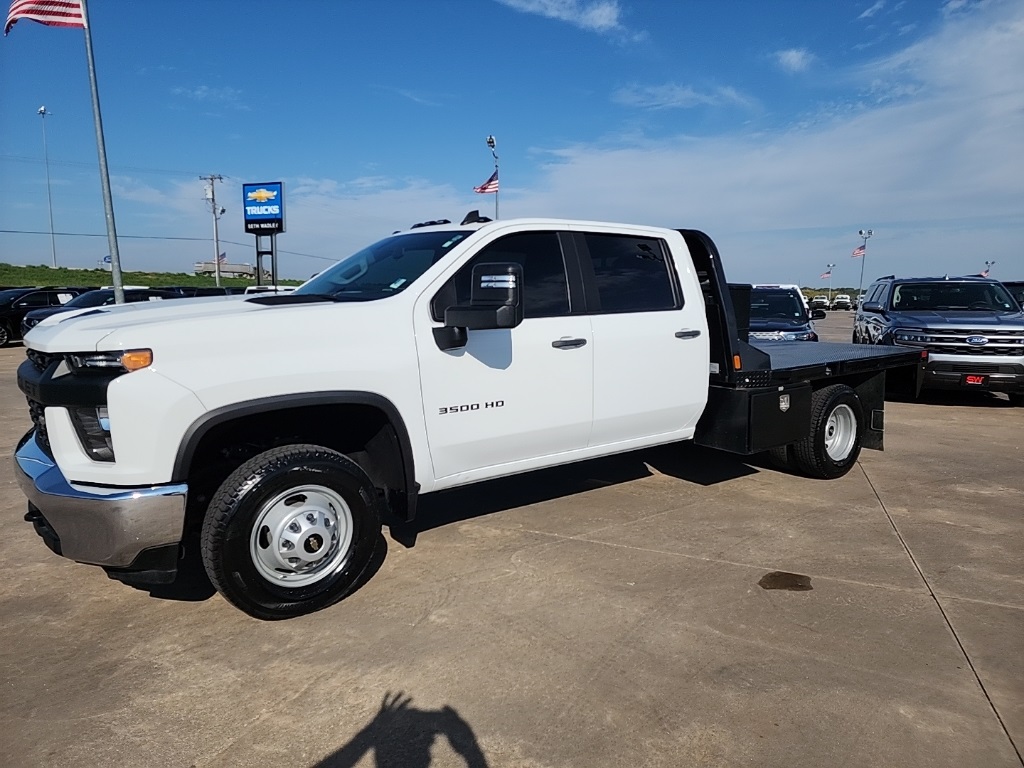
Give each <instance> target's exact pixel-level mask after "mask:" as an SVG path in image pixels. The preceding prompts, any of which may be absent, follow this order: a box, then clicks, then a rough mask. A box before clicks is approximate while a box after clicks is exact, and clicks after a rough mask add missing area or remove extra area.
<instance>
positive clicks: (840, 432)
mask: <svg viewBox="0 0 1024 768" xmlns="http://www.w3.org/2000/svg"><path fill="white" fill-rule="evenodd" d="M856 442H857V417H856V416H854V413H853V409H852V408H851V407H850V406H848V405H837V406H836V407H835V408H834V409H833V411H832V413H830V414H829V416H828V421H827V422H826V423H825V452H826V453H827V454H828V455H829V458H830V459H832V460H833V461H843V460H844V459H846V458H847V457H848V456H849V455H850V452H851V451H853V446H854V444H855V443H856Z"/></svg>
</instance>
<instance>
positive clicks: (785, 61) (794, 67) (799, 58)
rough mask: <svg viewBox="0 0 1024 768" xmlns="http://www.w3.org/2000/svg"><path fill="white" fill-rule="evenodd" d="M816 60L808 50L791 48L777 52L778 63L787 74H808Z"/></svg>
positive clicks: (776, 59)
mask: <svg viewBox="0 0 1024 768" xmlns="http://www.w3.org/2000/svg"><path fill="white" fill-rule="evenodd" d="M814 58H815V56H814V54H813V53H811V52H810V51H808V50H807V49H806V48H789V49H787V50H785V51H776V52H775V61H776V63H777V64H778V65H779V66H780V67H782V68H783V69H784V70H786V71H787V72H806V71H807V68H808V67H810V66H811V63H812V62H813V61H814Z"/></svg>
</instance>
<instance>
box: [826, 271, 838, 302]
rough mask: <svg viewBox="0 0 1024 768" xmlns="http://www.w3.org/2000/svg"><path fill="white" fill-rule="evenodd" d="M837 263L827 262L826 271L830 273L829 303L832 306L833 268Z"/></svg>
mask: <svg viewBox="0 0 1024 768" xmlns="http://www.w3.org/2000/svg"><path fill="white" fill-rule="evenodd" d="M835 266H836V265H835V264H826V265H825V271H826V272H827V273H828V305H829V306H830V307H831V306H832V270H833V269H835Z"/></svg>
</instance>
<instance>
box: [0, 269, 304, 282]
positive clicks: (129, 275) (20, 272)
mask: <svg viewBox="0 0 1024 768" xmlns="http://www.w3.org/2000/svg"><path fill="white" fill-rule="evenodd" d="M122 277H123V279H124V284H125V285H144V286H146V287H148V288H161V287H165V286H169V285H197V286H212V285H215V284H216V282H215V281H214V279H213V278H212V277H202V276H199V275H190V274H186V273H184V272H177V273H175V272H123V273H122ZM112 281H113V278H112V277H111V275H110V272H107V271H106V270H105V269H66V268H62V267H58V268H56V269H53V268H52V267H47V266H42V265H40V266H27V267H26V266H18V265H12V264H4V263H0V286H7V287H11V288H19V287H21V286H34V285H40V286H42V285H58V286H63V285H66V286H69V287H70V286H100V285H112V284H113V283H112ZM279 282H280V283H281V285H300V284H301V281H300V280H281V281H279ZM220 284H221V285H223V286H227V287H241V288H244V287H245V286H247V285H255V282H254V281H253V280H246V279H245V278H241V277H222V278H221V280H220Z"/></svg>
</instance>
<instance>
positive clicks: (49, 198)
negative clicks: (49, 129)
mask: <svg viewBox="0 0 1024 768" xmlns="http://www.w3.org/2000/svg"><path fill="white" fill-rule="evenodd" d="M36 113H37V114H38V115H39V117H40V118H41V120H40V122H41V124H42V126H43V165H45V166H46V203H47V205H48V206H49V209H50V258H51V259H52V260H53V268H54V269H56V268H57V241H56V239H55V238H54V236H53V195H51V194H50V153H49V152H48V151H47V149H46V116H47V115H52V114H53V113H52V112H48V111H47V110H46V107H45V106H44V107H40V108H39V109H37V110H36Z"/></svg>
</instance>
